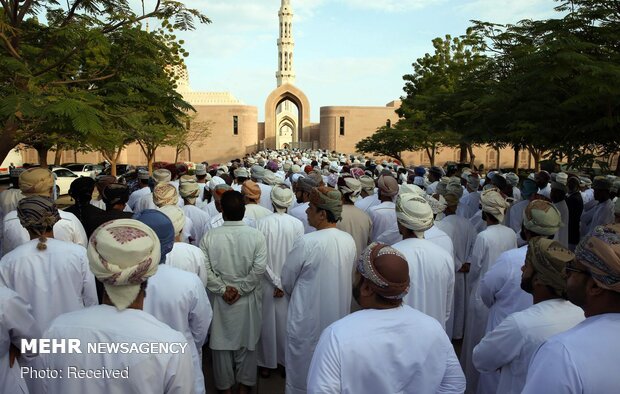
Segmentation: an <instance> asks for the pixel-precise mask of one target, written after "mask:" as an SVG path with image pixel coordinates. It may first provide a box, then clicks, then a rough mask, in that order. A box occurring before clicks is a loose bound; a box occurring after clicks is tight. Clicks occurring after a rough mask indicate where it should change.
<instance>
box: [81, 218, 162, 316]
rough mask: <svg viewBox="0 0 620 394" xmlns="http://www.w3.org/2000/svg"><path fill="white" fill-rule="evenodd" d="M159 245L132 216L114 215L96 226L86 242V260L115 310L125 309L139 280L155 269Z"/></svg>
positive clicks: (153, 273)
mask: <svg viewBox="0 0 620 394" xmlns="http://www.w3.org/2000/svg"><path fill="white" fill-rule="evenodd" d="M160 257H161V248H160V243H159V239H158V238H157V234H155V232H154V231H153V230H152V229H151V228H150V227H149V226H147V225H145V224H143V223H140V222H139V221H137V220H133V219H118V220H113V221H111V222H107V223H104V224H102V225H101V226H99V227H98V228H97V229H96V230H95V232H94V233H93V235H92V236H91V237H90V241H89V242H88V261H89V263H90V270H91V271H92V272H93V274H94V275H95V277H96V278H97V279H98V280H99V281H101V282H103V286H104V287H105V290H106V293H107V294H108V297H109V298H110V300H111V301H112V303H113V304H114V306H116V308H117V309H119V310H124V309H127V307H128V306H129V305H131V304H132V303H133V302H134V300H135V299H136V297H137V296H138V293H139V292H140V284H141V283H143V282H144V281H146V280H147V279H148V278H149V277H151V276H153V275H155V272H157V265H158V264H159V260H160Z"/></svg>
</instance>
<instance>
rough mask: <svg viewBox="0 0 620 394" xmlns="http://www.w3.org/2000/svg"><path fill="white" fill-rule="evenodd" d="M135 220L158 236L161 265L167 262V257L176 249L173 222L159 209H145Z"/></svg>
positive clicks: (134, 216)
mask: <svg viewBox="0 0 620 394" xmlns="http://www.w3.org/2000/svg"><path fill="white" fill-rule="evenodd" d="M133 218H134V219H136V220H137V221H139V222H142V223H144V224H146V225H147V226H149V227H150V228H152V229H153V231H155V234H157V238H159V243H160V254H161V258H160V261H159V262H160V263H161V264H164V263H165V262H166V255H167V254H168V253H170V251H171V250H172V248H173V247H174V237H175V233H174V225H173V224H172V221H171V220H170V219H169V218H168V216H166V214H164V213H163V212H161V211H160V210H158V209H145V210H144V211H142V212H139V213H136V214H134V215H133Z"/></svg>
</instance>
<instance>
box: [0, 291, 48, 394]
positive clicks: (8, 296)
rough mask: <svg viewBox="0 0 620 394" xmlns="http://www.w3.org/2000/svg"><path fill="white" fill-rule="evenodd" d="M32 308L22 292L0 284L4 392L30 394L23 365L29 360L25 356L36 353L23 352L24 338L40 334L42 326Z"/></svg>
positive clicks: (0, 373)
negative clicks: (22, 372)
mask: <svg viewBox="0 0 620 394" xmlns="http://www.w3.org/2000/svg"><path fill="white" fill-rule="evenodd" d="M30 312H31V308H30V305H28V303H27V302H26V301H25V300H24V299H23V298H22V297H20V296H19V294H17V293H16V292H14V291H13V290H11V289H9V288H8V287H4V286H0V382H2V390H3V391H2V392H4V393H9V394H28V387H27V386H26V382H25V381H24V378H23V376H22V375H21V369H20V366H24V365H25V364H27V363H28V360H26V359H25V358H26V357H27V358H30V357H33V356H35V355H34V354H31V353H26V354H20V353H19V350H20V349H21V341H22V340H27V341H30V340H32V339H38V338H40V337H41V330H40V328H39V326H38V324H37V323H36V321H35V319H34V317H33V316H32V314H31V313H30ZM17 356H19V361H18V360H17Z"/></svg>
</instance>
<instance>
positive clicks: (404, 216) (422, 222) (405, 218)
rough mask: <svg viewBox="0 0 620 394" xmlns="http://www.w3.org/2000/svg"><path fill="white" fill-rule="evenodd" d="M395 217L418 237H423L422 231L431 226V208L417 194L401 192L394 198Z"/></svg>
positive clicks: (432, 219)
mask: <svg viewBox="0 0 620 394" xmlns="http://www.w3.org/2000/svg"><path fill="white" fill-rule="evenodd" d="M396 219H397V220H398V223H400V224H401V225H403V226H405V227H407V228H408V229H409V230H413V232H414V233H415V234H416V236H417V237H418V238H424V232H425V231H426V230H428V229H429V228H431V227H433V222H434V218H433V209H432V208H431V206H430V205H429V204H428V201H426V199H425V198H424V197H422V196H420V195H418V194H401V195H399V196H398V198H397V199H396Z"/></svg>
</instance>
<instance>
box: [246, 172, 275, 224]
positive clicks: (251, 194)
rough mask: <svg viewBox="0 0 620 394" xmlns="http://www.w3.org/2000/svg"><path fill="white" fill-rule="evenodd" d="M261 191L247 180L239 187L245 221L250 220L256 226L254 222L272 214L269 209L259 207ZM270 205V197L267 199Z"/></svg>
mask: <svg viewBox="0 0 620 394" xmlns="http://www.w3.org/2000/svg"><path fill="white" fill-rule="evenodd" d="M261 193H262V191H261V189H260V187H259V186H258V184H257V183H256V182H254V181H251V180H248V181H245V183H244V184H243V185H241V194H243V199H244V201H245V217H244V219H245V220H250V221H251V222H252V223H254V226H256V221H257V220H259V219H262V218H264V217H266V216H269V215H271V214H273V211H272V210H271V209H267V208H265V207H263V206H262V205H259V203H258V202H259V201H260V199H261ZM269 202H270V203H271V197H269Z"/></svg>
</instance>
